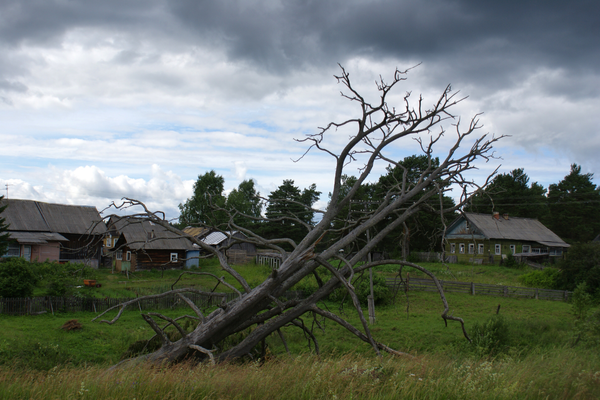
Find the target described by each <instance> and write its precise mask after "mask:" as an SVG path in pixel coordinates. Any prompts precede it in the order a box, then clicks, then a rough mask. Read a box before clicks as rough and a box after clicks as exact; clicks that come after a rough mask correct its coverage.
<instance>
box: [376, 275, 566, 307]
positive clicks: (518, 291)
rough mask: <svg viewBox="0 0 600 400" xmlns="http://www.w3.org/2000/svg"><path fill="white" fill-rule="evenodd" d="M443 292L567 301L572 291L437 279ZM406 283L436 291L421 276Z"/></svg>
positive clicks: (393, 285)
mask: <svg viewBox="0 0 600 400" xmlns="http://www.w3.org/2000/svg"><path fill="white" fill-rule="evenodd" d="M439 282H440V284H441V285H442V288H443V289H444V292H448V293H468V294H472V295H476V294H483V295H488V296H501V297H525V298H531V299H539V300H559V301H568V300H569V299H570V298H571V296H572V295H573V292H569V291H566V290H551V289H538V288H525V287H516V286H504V285H488V284H485V283H473V282H453V281H443V280H439ZM386 284H387V286H388V287H389V288H390V289H392V290H398V289H399V290H404V288H405V286H404V284H403V283H401V282H400V281H399V280H396V279H387V281H386ZM405 284H407V286H408V287H407V288H408V290H409V291H411V290H417V291H426V292H437V287H436V286H435V283H434V282H433V280H432V279H422V278H410V280H409V281H408V282H406V281H405Z"/></svg>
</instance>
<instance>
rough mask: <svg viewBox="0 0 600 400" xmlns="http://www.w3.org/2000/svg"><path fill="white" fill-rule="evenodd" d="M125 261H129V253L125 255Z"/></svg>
mask: <svg viewBox="0 0 600 400" xmlns="http://www.w3.org/2000/svg"><path fill="white" fill-rule="evenodd" d="M125 261H131V252H130V251H128V252H127V253H125Z"/></svg>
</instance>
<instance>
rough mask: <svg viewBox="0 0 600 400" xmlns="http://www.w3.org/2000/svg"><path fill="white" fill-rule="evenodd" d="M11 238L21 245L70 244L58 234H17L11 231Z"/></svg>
mask: <svg viewBox="0 0 600 400" xmlns="http://www.w3.org/2000/svg"><path fill="white" fill-rule="evenodd" d="M10 238H11V239H14V240H16V241H17V242H18V243H21V244H46V243H48V242H68V241H69V239H67V238H65V237H64V236H62V235H61V234H59V233H56V232H17V231H11V232H10Z"/></svg>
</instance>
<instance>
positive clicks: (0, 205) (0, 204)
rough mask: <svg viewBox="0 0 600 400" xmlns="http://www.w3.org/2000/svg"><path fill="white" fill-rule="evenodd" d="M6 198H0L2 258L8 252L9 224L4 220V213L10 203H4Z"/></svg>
mask: <svg viewBox="0 0 600 400" xmlns="http://www.w3.org/2000/svg"><path fill="white" fill-rule="evenodd" d="M3 199H4V196H0V257H2V256H3V255H4V254H6V252H7V250H8V239H9V234H8V224H6V219H5V218H2V212H4V210H6V207H8V203H6V202H4V201H3Z"/></svg>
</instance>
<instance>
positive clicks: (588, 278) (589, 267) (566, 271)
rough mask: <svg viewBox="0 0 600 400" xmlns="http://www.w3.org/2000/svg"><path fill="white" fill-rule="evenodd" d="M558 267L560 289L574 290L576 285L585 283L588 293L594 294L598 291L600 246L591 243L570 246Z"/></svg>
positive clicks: (599, 285) (599, 286)
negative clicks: (559, 271) (559, 270)
mask: <svg viewBox="0 0 600 400" xmlns="http://www.w3.org/2000/svg"><path fill="white" fill-rule="evenodd" d="M559 267H560V269H561V273H560V278H559V280H558V285H559V288H560V289H563V290H575V288H576V287H577V285H579V284H580V283H581V282H585V283H586V285H587V286H586V287H587V290H588V293H590V294H593V293H595V292H596V291H598V290H599V289H600V244H598V243H594V242H592V243H579V244H575V245H573V246H571V247H570V248H569V251H568V252H567V254H566V257H565V259H564V260H563V261H562V262H561V263H560V264H559Z"/></svg>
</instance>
